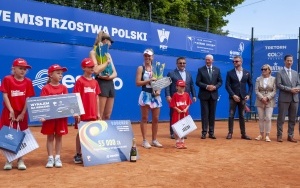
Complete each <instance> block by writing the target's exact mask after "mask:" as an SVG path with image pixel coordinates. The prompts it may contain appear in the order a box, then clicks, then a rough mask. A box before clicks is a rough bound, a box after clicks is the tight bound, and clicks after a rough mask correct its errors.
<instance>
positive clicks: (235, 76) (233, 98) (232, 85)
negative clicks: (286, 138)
mask: <svg viewBox="0 0 300 188" xmlns="http://www.w3.org/2000/svg"><path fill="white" fill-rule="evenodd" d="M233 64H234V69H232V70H230V71H228V72H227V75H226V85H225V87H226V90H227V92H228V94H229V105H230V108H229V118H228V135H227V137H226V139H231V138H232V133H233V121H234V114H235V110H236V107H238V112H239V123H240V129H241V134H242V137H241V138H242V139H246V140H251V138H250V137H249V136H247V134H246V128H245V118H244V111H245V105H246V101H247V100H249V98H250V95H251V93H252V90H253V84H252V79H251V75H250V72H249V71H247V70H245V69H243V68H242V64H243V58H242V57H241V56H235V57H234V58H233ZM247 85H248V91H247Z"/></svg>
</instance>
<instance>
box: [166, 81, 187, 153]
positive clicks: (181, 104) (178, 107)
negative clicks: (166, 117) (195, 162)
mask: <svg viewBox="0 0 300 188" xmlns="http://www.w3.org/2000/svg"><path fill="white" fill-rule="evenodd" d="M176 89H177V92H176V93H174V95H173V97H172V99H171V102H170V107H171V108H173V114H172V122H171V124H172V125H173V124H174V123H176V122H177V121H179V120H180V119H182V118H184V117H185V116H187V115H189V112H188V109H189V107H190V105H191V103H192V100H191V98H190V95H189V94H188V93H187V92H184V90H185V81H183V80H178V81H177V82H176ZM174 136H175V139H176V144H175V147H176V148H177V149H186V146H185V144H184V138H179V137H178V135H176V134H174Z"/></svg>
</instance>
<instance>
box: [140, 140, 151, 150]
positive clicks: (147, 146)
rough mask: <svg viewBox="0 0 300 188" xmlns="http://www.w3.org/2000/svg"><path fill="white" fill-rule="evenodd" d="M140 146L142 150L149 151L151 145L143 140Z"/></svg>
mask: <svg viewBox="0 0 300 188" xmlns="http://www.w3.org/2000/svg"><path fill="white" fill-rule="evenodd" d="M142 146H143V147H144V148H146V149H150V148H151V145H150V144H149V142H148V141H147V140H144V141H143V144H142Z"/></svg>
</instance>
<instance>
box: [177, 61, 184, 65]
mask: <svg viewBox="0 0 300 188" xmlns="http://www.w3.org/2000/svg"><path fill="white" fill-rule="evenodd" d="M178 64H179V65H185V64H186V62H178Z"/></svg>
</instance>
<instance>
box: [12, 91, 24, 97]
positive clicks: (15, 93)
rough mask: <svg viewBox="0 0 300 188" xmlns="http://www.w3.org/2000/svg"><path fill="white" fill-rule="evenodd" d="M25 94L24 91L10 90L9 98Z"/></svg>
mask: <svg viewBox="0 0 300 188" xmlns="http://www.w3.org/2000/svg"><path fill="white" fill-rule="evenodd" d="M25 93H26V92H25V91H20V90H12V91H11V96H12V97H18V96H24V95H25Z"/></svg>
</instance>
